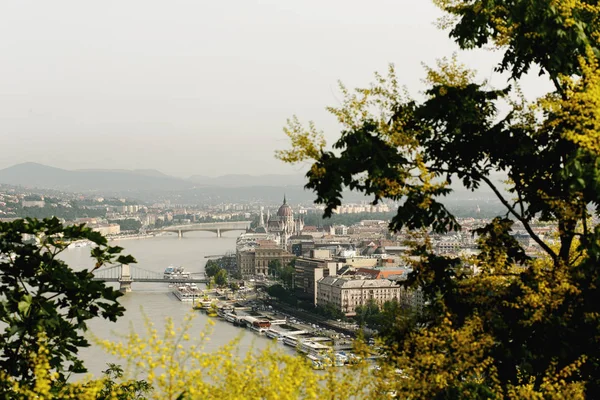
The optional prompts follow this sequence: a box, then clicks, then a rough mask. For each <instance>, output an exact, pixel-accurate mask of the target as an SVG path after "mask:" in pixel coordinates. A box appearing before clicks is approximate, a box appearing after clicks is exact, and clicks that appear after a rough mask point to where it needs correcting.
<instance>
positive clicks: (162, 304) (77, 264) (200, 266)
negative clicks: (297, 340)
mask: <svg viewBox="0 0 600 400" xmlns="http://www.w3.org/2000/svg"><path fill="white" fill-rule="evenodd" d="M238 234H239V233H237V232H226V233H224V234H223V237H221V238H217V237H216V236H215V235H214V234H213V233H210V232H186V233H185V235H184V237H183V238H178V237H177V235H167V236H159V237H153V238H146V239H127V240H115V241H111V243H110V244H111V245H113V246H115V245H116V246H121V247H123V248H124V249H125V250H124V251H123V253H124V254H131V255H132V256H134V257H135V258H136V260H137V264H136V266H139V267H140V268H144V269H146V270H150V271H155V272H163V271H164V270H165V268H166V267H167V266H168V265H170V264H174V265H181V266H183V267H185V269H186V271H189V272H192V273H194V272H202V271H204V265H205V264H206V261H207V259H206V258H205V256H207V255H211V256H212V255H221V254H225V253H226V252H230V251H234V250H235V240H236V238H237V235H238ZM89 254H90V247H78V248H73V249H67V250H65V252H64V253H63V254H62V255H61V258H62V259H63V260H65V261H66V262H67V263H68V264H69V265H71V266H73V268H77V269H78V268H84V267H87V268H90V267H91V266H92V265H93V263H92V261H91V258H90V257H89ZM132 288H133V291H132V292H130V293H127V294H125V295H124V296H123V297H121V298H120V302H121V304H123V306H124V307H125V308H126V309H127V311H126V312H125V315H124V316H123V317H121V318H119V319H118V320H117V322H115V323H113V322H110V321H107V320H103V319H100V318H98V319H94V320H91V321H90V322H89V324H88V325H89V328H90V332H92V333H93V334H94V335H95V336H96V337H98V338H100V339H118V338H119V336H120V335H124V334H126V333H128V332H129V330H130V329H133V330H135V331H136V332H137V333H139V334H140V335H141V334H143V333H144V332H145V324H144V315H145V316H146V317H147V318H148V319H149V320H150V321H151V322H153V323H154V325H155V326H156V327H157V328H160V327H162V326H164V322H165V318H167V317H172V318H173V320H174V321H175V324H176V325H177V324H179V323H180V322H181V321H182V320H183V317H184V315H186V313H189V312H193V311H191V304H190V303H183V302H180V301H179V300H178V299H177V298H176V297H175V296H174V295H173V294H172V293H171V289H170V288H169V287H168V285H167V284H166V283H136V282H134V283H133V284H132ZM208 318H209V317H208V316H206V314H204V313H200V312H197V316H196V318H195V320H194V321H193V328H192V332H190V336H192V337H193V336H194V334H196V335H197V334H199V333H200V332H201V331H202V330H203V329H204V328H205V326H206V323H207V319H208ZM213 320H214V321H215V325H214V326H213V328H212V335H211V336H210V340H209V342H208V343H207V345H206V349H207V350H208V351H210V350H214V349H217V348H218V347H220V346H222V345H224V344H226V343H228V342H229V341H231V340H232V339H235V338H236V337H238V336H240V335H241V340H240V343H239V350H240V354H242V355H243V354H244V353H245V352H247V351H248V349H250V348H255V349H262V348H264V347H266V346H267V344H268V343H271V341H269V340H268V339H267V338H266V337H264V336H262V337H260V336H258V335H257V334H255V333H253V332H250V331H247V330H243V329H241V328H238V327H234V326H233V325H231V324H229V323H227V322H225V321H222V320H220V319H218V318H213ZM282 347H283V346H282ZM81 358H82V359H83V360H84V361H85V365H86V367H87V368H88V370H89V371H90V372H91V373H93V374H94V375H98V374H100V372H101V371H102V370H104V369H106V363H107V362H117V363H120V364H123V365H124V364H125V361H124V360H121V361H119V360H117V359H115V358H113V357H110V356H109V355H107V354H106V353H105V352H104V351H103V350H102V349H101V348H99V347H97V346H95V345H92V347H90V348H87V349H83V350H82V351H81Z"/></svg>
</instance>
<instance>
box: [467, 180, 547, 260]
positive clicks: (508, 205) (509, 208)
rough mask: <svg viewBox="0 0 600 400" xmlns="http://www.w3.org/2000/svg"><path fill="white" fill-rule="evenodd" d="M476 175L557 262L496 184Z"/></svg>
mask: <svg viewBox="0 0 600 400" xmlns="http://www.w3.org/2000/svg"><path fill="white" fill-rule="evenodd" d="M478 175H479V176H478V178H480V179H481V180H483V181H484V182H485V183H487V185H488V186H489V187H490V189H492V191H493V192H494V194H495V195H496V197H498V199H499V200H500V202H501V203H502V204H503V205H504V206H505V207H506V208H507V209H508V211H509V212H510V213H511V214H512V215H514V216H515V218H516V219H517V220H519V221H520V222H521V223H522V224H523V226H524V227H525V230H526V231H527V233H529V236H531V238H532V239H533V240H534V241H535V242H536V243H537V244H538V245H539V246H540V247H541V248H542V249H543V250H544V251H545V252H546V253H548V255H549V256H550V257H552V260H553V261H554V262H555V263H558V255H557V254H556V253H555V252H554V251H553V250H552V249H551V248H550V247H549V246H548V245H547V244H546V243H544V241H543V240H542V239H540V237H539V236H538V235H536V234H535V232H534V231H533V229H531V226H529V222H528V221H527V220H526V219H525V218H524V217H522V216H521V215H519V213H517V212H516V211H515V209H514V208H513V207H511V205H510V204H509V203H508V201H506V199H505V198H504V196H502V194H501V193H500V191H499V190H498V188H496V186H495V185H494V184H493V183H492V181H490V180H489V178H488V177H486V176H484V175H482V174H478Z"/></svg>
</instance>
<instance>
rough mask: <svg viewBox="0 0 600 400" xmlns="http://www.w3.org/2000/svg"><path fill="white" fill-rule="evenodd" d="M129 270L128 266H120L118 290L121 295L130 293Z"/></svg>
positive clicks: (131, 280)
mask: <svg viewBox="0 0 600 400" xmlns="http://www.w3.org/2000/svg"><path fill="white" fill-rule="evenodd" d="M131 282H133V279H131V269H130V268H129V265H128V264H121V276H120V277H119V285H120V286H119V290H120V291H121V292H123V293H127V292H131Z"/></svg>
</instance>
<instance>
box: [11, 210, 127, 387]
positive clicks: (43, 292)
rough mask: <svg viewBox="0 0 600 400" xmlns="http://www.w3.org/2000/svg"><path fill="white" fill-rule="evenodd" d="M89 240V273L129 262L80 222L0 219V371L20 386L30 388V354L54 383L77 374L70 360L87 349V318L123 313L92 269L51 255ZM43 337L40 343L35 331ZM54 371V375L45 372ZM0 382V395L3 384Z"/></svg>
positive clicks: (78, 365) (112, 292)
mask: <svg viewBox="0 0 600 400" xmlns="http://www.w3.org/2000/svg"><path fill="white" fill-rule="evenodd" d="M82 239H85V240H89V241H91V242H93V243H94V244H95V245H96V246H95V247H94V248H93V249H92V250H91V255H92V258H93V259H94V260H95V267H94V268H93V270H95V269H97V268H100V267H101V266H103V265H105V264H108V263H113V262H119V263H132V262H135V260H134V259H133V258H132V257H130V256H122V255H120V254H119V253H120V252H121V250H122V249H121V248H120V247H111V246H108V245H107V241H106V239H105V238H104V237H103V236H102V235H100V234H99V233H97V232H92V230H91V229H89V228H86V227H84V226H83V225H74V226H63V225H62V224H61V223H60V222H59V221H58V220H57V219H56V218H52V219H44V220H43V221H39V220H35V219H29V218H28V219H25V220H15V221H13V222H0V256H2V257H0V321H1V322H2V323H3V324H5V325H4V326H3V330H2V333H0V370H1V371H2V374H3V375H5V376H8V377H12V378H15V379H17V380H18V381H19V382H20V384H22V385H25V386H33V385H35V376H34V375H35V374H36V371H35V370H34V367H33V366H32V364H31V362H30V361H31V360H32V359H33V357H34V356H36V355H39V354H45V357H46V359H45V360H44V362H45V363H47V364H48V366H49V368H48V369H49V370H50V369H51V370H52V371H53V374H55V378H56V379H57V380H58V381H61V380H63V381H64V380H65V379H66V377H67V375H68V374H71V373H77V372H84V371H85V368H84V366H83V364H82V362H81V360H79V358H78V357H77V351H78V348H79V347H86V346H89V343H88V341H87V339H86V338H85V337H84V336H83V332H84V331H85V330H86V328H87V321H88V320H90V319H91V318H94V317H102V318H105V319H108V320H111V321H114V320H115V319H116V318H117V317H118V316H121V315H123V311H124V309H123V307H122V306H121V305H119V303H118V302H117V299H118V298H119V296H120V295H121V293H119V292H118V291H115V290H113V289H112V288H109V287H106V286H105V285H104V283H102V282H96V281H92V280H91V278H92V273H91V272H92V271H93V270H92V271H88V270H82V271H74V270H73V269H72V268H70V267H69V266H68V265H66V264H65V262H64V261H62V260H61V259H60V258H59V255H60V253H61V252H63V251H64V250H65V249H66V248H67V246H68V245H69V243H71V242H73V241H77V240H82ZM40 335H43V337H45V338H46V339H45V345H44V346H43V347H42V345H41V344H40V341H39V336H40ZM53 376H54V375H53ZM4 382H6V381H5V380H3V381H2V382H0V394H4V393H5V391H6V390H7V387H6V386H4V385H2V383H4Z"/></svg>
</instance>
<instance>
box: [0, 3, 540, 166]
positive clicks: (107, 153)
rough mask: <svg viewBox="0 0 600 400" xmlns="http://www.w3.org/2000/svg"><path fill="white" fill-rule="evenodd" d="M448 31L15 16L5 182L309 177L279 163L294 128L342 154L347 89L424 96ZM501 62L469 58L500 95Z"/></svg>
mask: <svg viewBox="0 0 600 400" xmlns="http://www.w3.org/2000/svg"><path fill="white" fill-rule="evenodd" d="M439 15H440V12H439V10H437V9H436V8H435V7H434V5H433V4H431V3H430V2H423V1H420V0H410V1H407V0H404V1H388V0H377V1H372V2H369V3H368V6H367V3H365V2H362V1H327V2H320V1H319V2H318V1H313V0H310V1H302V2H300V1H294V2H292V1H285V2H282V1H274V0H272V1H260V2H248V1H241V0H237V1H228V2H197V1H172V2H168V3H166V2H156V1H150V2H148V1H129V2H111V1H109V2H102V3H95V4H93V3H88V2H78V1H57V2H43V3H39V2H30V1H24V2H3V3H2V4H1V5H0V34H1V36H2V38H3V39H2V40H1V41H0V43H1V45H0V48H1V50H2V51H0V140H1V141H2V148H3V150H4V151H3V154H2V157H1V158H0V169H1V168H6V167H9V166H11V165H14V164H18V163H22V162H31V161H33V162H39V163H42V164H46V165H50V166H53V167H58V168H65V169H87V168H93V169H98V168H110V169H116V168H122V169H144V168H146V169H147V168H152V169H157V170H160V171H162V172H164V173H166V174H169V175H173V176H178V177H188V176H190V175H193V174H202V175H207V176H218V175H222V174H231V173H248V174H267V173H282V174H300V173H303V172H304V170H305V169H306V168H304V167H302V166H296V167H292V166H287V165H284V164H283V163H281V162H279V161H278V160H276V159H274V157H273V152H274V150H276V149H281V148H285V147H287V146H288V143H287V138H286V137H285V136H284V135H283V133H282V126H283V125H284V124H285V120H286V119H287V118H289V117H291V116H292V115H294V114H296V115H298V117H299V118H300V119H301V120H303V121H308V120H314V121H315V122H316V124H317V126H318V127H320V128H322V129H323V130H324V131H325V133H326V135H327V137H328V138H329V139H330V141H332V140H333V139H334V138H335V137H336V134H337V132H338V131H339V130H338V129H337V125H336V122H335V120H334V119H333V118H332V117H331V116H330V115H329V114H328V113H327V112H326V111H325V107H326V106H328V105H336V104H338V102H339V100H340V95H339V92H338V91H337V80H341V81H343V82H344V83H346V84H347V85H348V86H349V87H354V86H361V85H367V84H368V83H369V82H370V80H371V79H372V76H373V73H374V72H375V71H385V70H386V68H387V65H388V63H395V64H396V67H397V70H398V76H399V77H400V78H401V80H402V83H404V84H406V85H407V87H408V88H409V89H410V90H411V92H413V93H415V94H418V92H419V90H420V89H421V85H422V83H421V82H420V78H422V77H423V75H424V73H423V68H422V65H421V63H426V64H429V65H432V64H434V62H435V59H436V58H440V57H443V56H450V55H451V54H452V52H453V51H455V50H456V45H455V44H454V43H453V42H451V40H450V39H448V37H447V32H444V31H441V30H438V29H437V28H436V27H435V26H434V24H433V22H432V21H434V20H435V19H436V18H437V17H438V16H439ZM493 58H494V57H493V56H491V55H490V53H482V52H474V53H462V54H461V56H460V59H461V60H464V61H465V62H468V63H469V65H471V66H475V67H477V68H478V69H479V70H480V72H481V76H482V77H484V78H491V82H492V84H493V82H494V77H495V76H496V75H497V74H496V73H493V72H492V71H493V65H494V62H495V61H497V60H494V59H493ZM528 93H531V90H529V91H528Z"/></svg>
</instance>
